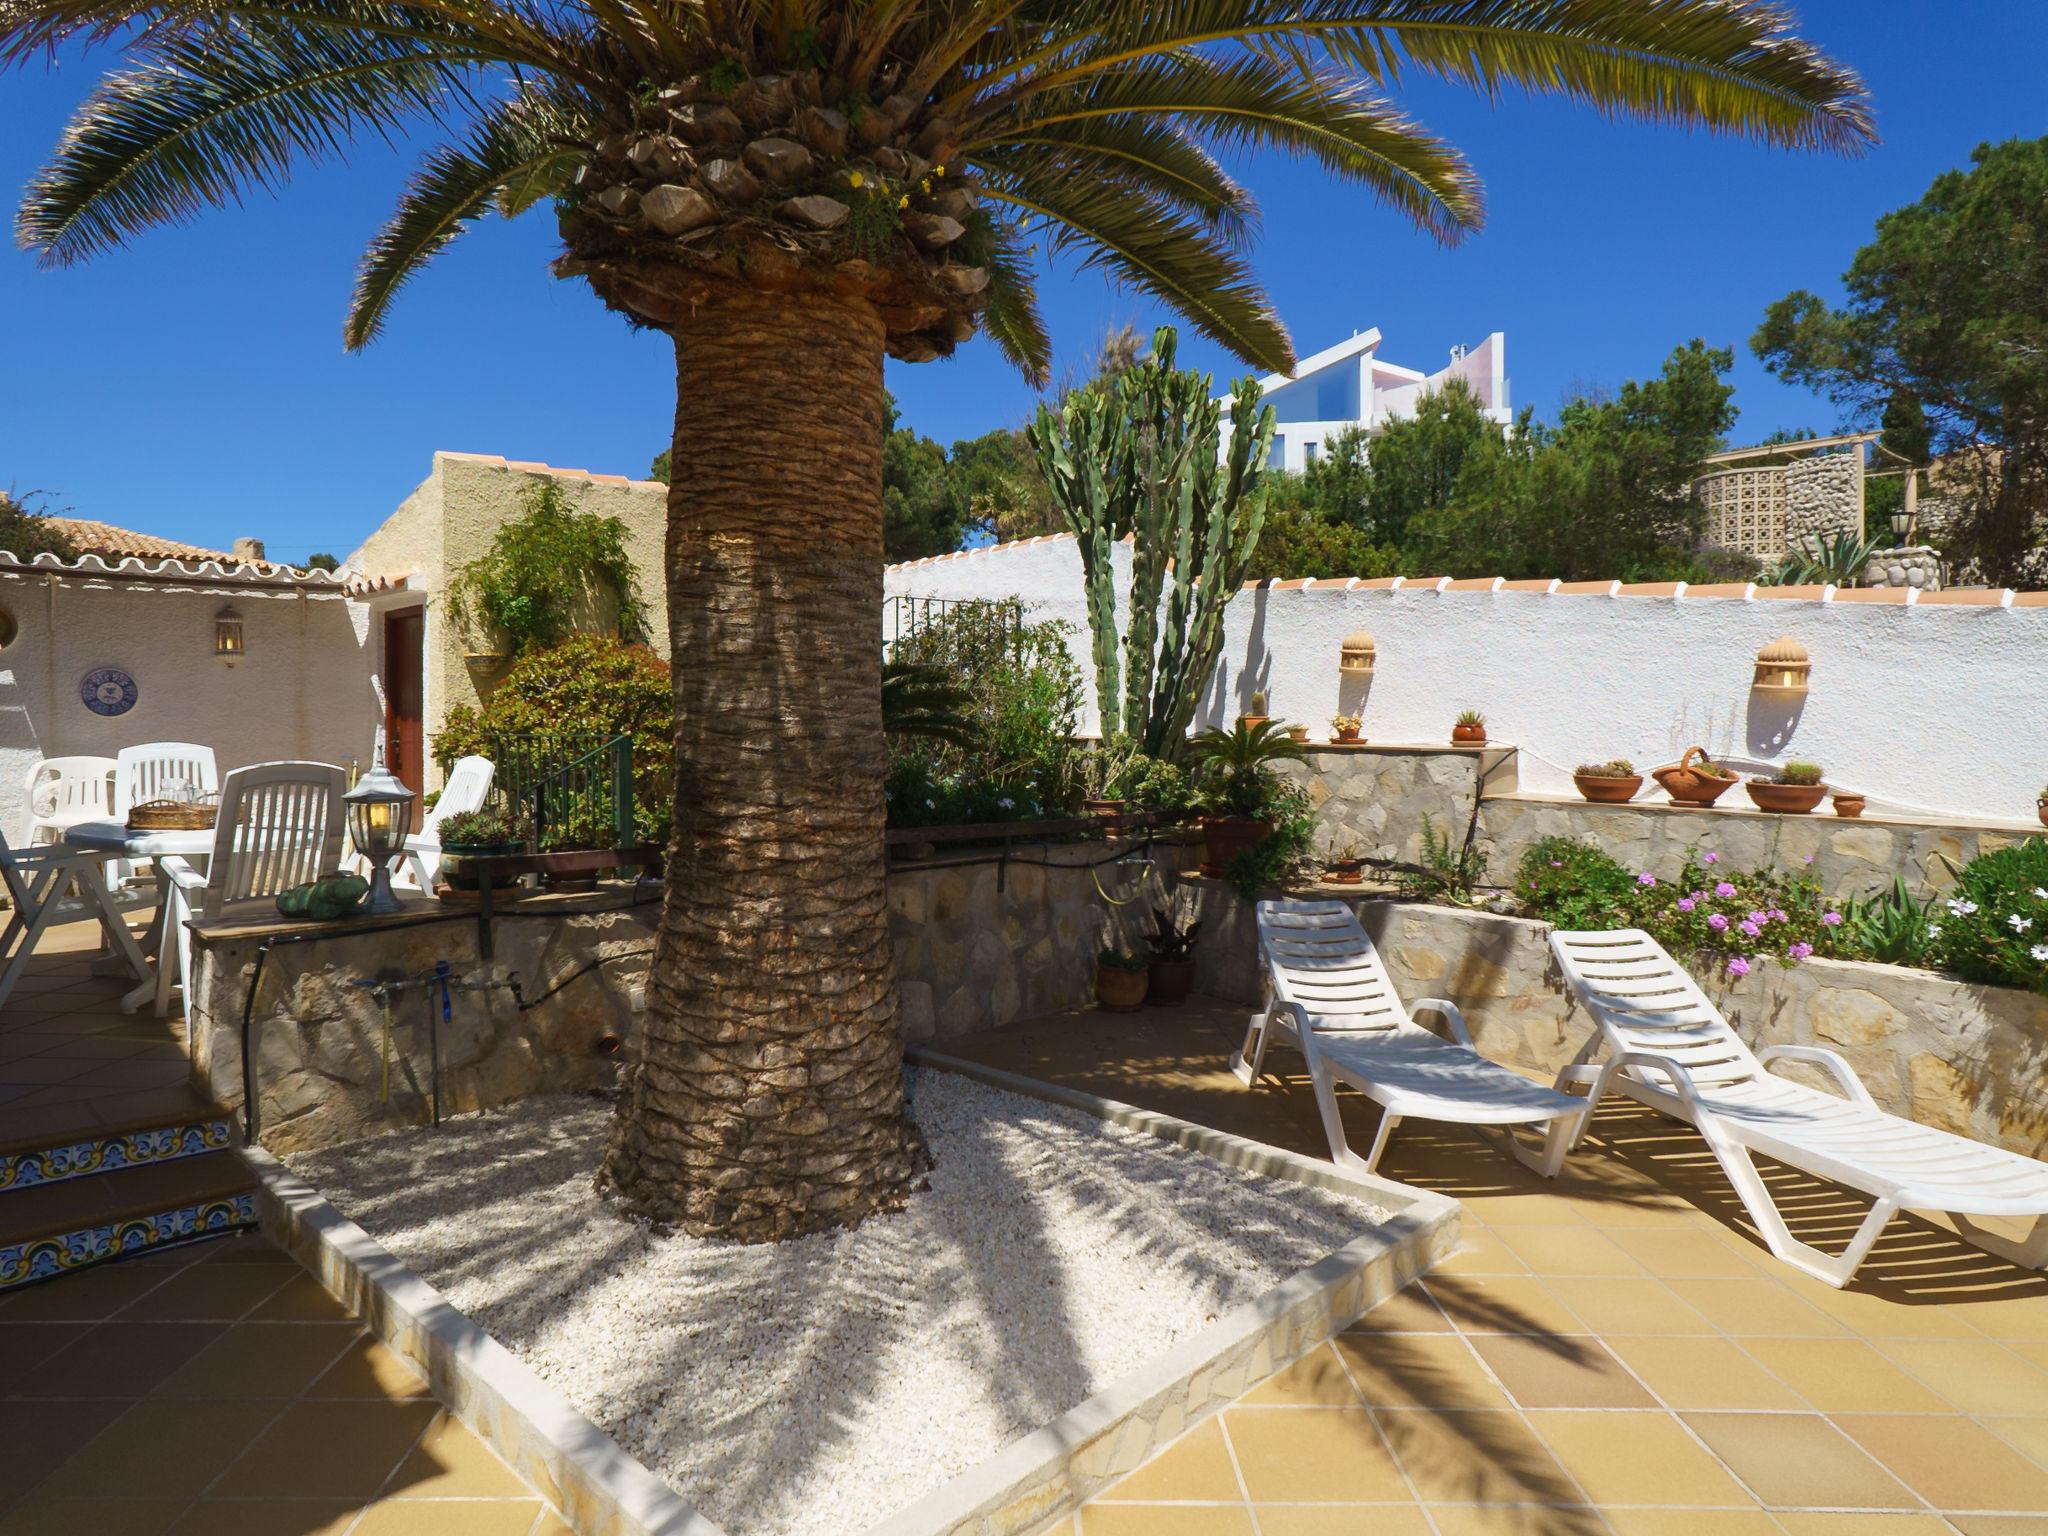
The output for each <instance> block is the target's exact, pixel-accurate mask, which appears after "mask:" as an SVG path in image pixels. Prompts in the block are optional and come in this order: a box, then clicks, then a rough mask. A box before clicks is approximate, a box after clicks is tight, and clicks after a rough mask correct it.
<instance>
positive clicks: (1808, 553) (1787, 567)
mask: <svg viewBox="0 0 2048 1536" xmlns="http://www.w3.org/2000/svg"><path fill="white" fill-rule="evenodd" d="M1884 547H1885V546H1884V544H1883V542H1882V541H1881V540H1878V539H1866V538H1865V537H1863V535H1862V533H1861V532H1859V531H1856V530H1853V529H1846V528H1845V529H1842V530H1841V531H1839V532H1836V533H1815V534H1809V535H1808V536H1807V537H1806V539H1805V540H1804V541H1803V545H1802V548H1801V549H1800V550H1798V551H1796V552H1794V553H1792V554H1790V555H1787V556H1786V557H1785V559H1784V560H1783V561H1782V562H1781V563H1780V564H1779V565H1777V566H1776V567H1775V568H1773V569H1772V570H1771V571H1770V572H1768V573H1767V574H1766V575H1764V576H1763V577H1761V578H1759V579H1760V580H1761V581H1762V582H1763V583H1764V584H1765V585H1766V586H1778V587H1790V586H1822V585H1832V586H1837V587H1855V586H1861V585H1862V583H1863V572H1864V569H1865V567H1867V566H1868V565H1869V564H1870V557H1871V556H1872V555H1875V554H1876V553H1877V552H1878V551H1879V550H1881V549H1883V548H1884Z"/></svg>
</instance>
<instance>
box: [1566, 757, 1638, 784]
mask: <svg viewBox="0 0 2048 1536" xmlns="http://www.w3.org/2000/svg"><path fill="white" fill-rule="evenodd" d="M1572 772H1573V773H1576V774H1581V775H1583V776H1584V777H1586V778H1589V779H1632V778H1634V777H1635V774H1636V765H1635V764H1634V763H1632V762H1630V761H1629V760H1628V759H1627V758H1625V757H1616V758H1610V759H1609V760H1608V761H1607V762H1604V763H1581V764H1579V766H1578V767H1576V768H1574V769H1573V770H1572Z"/></svg>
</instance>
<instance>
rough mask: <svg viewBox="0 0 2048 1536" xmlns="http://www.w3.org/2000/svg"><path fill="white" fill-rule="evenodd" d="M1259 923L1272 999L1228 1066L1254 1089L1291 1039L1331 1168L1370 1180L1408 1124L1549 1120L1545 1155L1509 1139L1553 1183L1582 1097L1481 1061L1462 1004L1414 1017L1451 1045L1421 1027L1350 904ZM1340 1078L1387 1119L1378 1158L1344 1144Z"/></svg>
mask: <svg viewBox="0 0 2048 1536" xmlns="http://www.w3.org/2000/svg"><path fill="white" fill-rule="evenodd" d="M1258 922H1259V955H1260V958H1261V959H1262V960H1263V961H1264V963H1265V970H1266V998H1267V1003H1266V1008H1265V1010H1264V1011H1263V1012H1261V1013H1255V1014H1253V1015H1252V1019H1251V1027H1250V1028H1249V1029H1248V1030H1247V1031H1246V1033H1245V1039H1244V1044H1243V1045H1242V1046H1240V1047H1239V1048H1238V1052H1237V1055H1236V1057H1235V1058H1233V1060H1232V1061H1231V1064H1230V1067H1231V1070H1232V1071H1233V1072H1235V1073H1236V1074H1237V1076H1238V1078H1239V1079H1240V1080H1241V1081H1242V1082H1244V1083H1245V1084H1247V1085H1250V1084H1251V1083H1254V1082H1256V1081H1257V1080H1258V1075H1259V1069H1260V1067H1261V1066H1262V1065H1263V1064H1264V1062H1265V1059H1266V1047H1267V1045H1268V1044H1269V1043H1271V1041H1272V1038H1273V1036H1274V1034H1275V1033H1276V1032H1277V1033H1278V1034H1279V1035H1280V1036H1281V1037H1282V1038H1283V1039H1285V1040H1288V1041H1289V1042H1291V1043H1292V1044H1293V1045H1294V1046H1295V1047H1296V1048H1297V1049H1298V1050H1299V1051H1300V1052H1301V1055H1302V1059H1303V1060H1304V1061H1306V1062H1307V1063H1308V1075H1309V1081H1310V1083H1311V1084H1313V1085H1314V1088H1315V1095H1316V1109H1317V1111H1318V1112H1319V1113H1320V1114H1321V1115H1322V1120H1323V1130H1324V1132H1325V1133H1326V1134H1327V1135H1328V1136H1329V1138H1330V1156H1331V1158H1332V1160H1334V1161H1335V1162H1336V1163H1338V1164H1339V1165H1340V1166H1345V1167H1353V1168H1361V1169H1363V1170H1364V1171H1365V1172H1367V1173H1371V1172H1372V1171H1373V1169H1374V1168H1375V1167H1377V1166H1378V1164H1379V1160H1380V1154H1381V1153H1383V1152H1384V1151H1386V1148H1387V1138H1388V1137H1389V1136H1391V1135H1392V1134H1393V1131H1394V1127H1395V1126H1396V1125H1398V1124H1399V1123H1400V1122H1401V1121H1402V1120H1403V1119H1418V1120H1448V1121H1453V1122H1456V1123H1457V1124H1460V1125H1482V1126H1501V1127H1503V1128H1506V1127H1512V1126H1516V1125H1527V1124H1534V1123H1541V1122H1548V1124H1549V1132H1548V1134H1547V1136H1546V1137H1545V1138H1544V1142H1543V1146H1542V1150H1541V1151H1540V1152H1538V1151H1536V1150H1535V1149H1533V1148H1531V1147H1527V1146H1524V1145H1523V1143H1522V1142H1521V1141H1520V1140H1519V1138H1517V1136H1516V1135H1515V1133H1514V1131H1512V1130H1506V1132H1505V1136H1506V1141H1507V1146H1508V1150H1509V1151H1510V1152H1512V1153H1513V1154H1514V1155H1515V1156H1516V1157H1517V1158H1519V1159H1520V1160H1521V1161H1523V1162H1525V1163H1527V1164H1528V1165H1529V1166H1530V1167H1531V1168H1534V1169H1535V1170H1536V1171H1537V1172H1539V1173H1541V1174H1542V1175H1543V1176H1544V1177H1545V1178H1554V1177H1555V1176H1556V1174H1557V1170H1558V1167H1559V1166H1560V1165H1561V1164H1562V1163H1563V1161H1564V1156H1565V1153H1567V1152H1568V1151H1570V1150H1571V1147H1572V1145H1573V1143H1574V1142H1576V1141H1577V1140H1578V1137H1579V1132H1580V1130H1581V1128H1582V1126H1583V1124H1584V1122H1585V1117H1586V1113H1587V1106H1586V1104H1585V1103H1584V1101H1582V1100H1580V1099H1577V1098H1574V1097H1573V1096H1572V1095H1570V1094H1568V1093H1559V1092H1557V1091H1555V1090H1553V1089H1550V1088H1546V1087H1544V1086H1543V1085H1542V1084H1541V1083H1532V1082H1530V1081H1529V1079H1527V1078H1526V1077H1523V1076H1521V1075H1520V1074H1519V1073H1516V1072H1511V1071H1509V1070H1508V1069H1507V1068H1506V1067H1503V1066H1501V1065H1499V1064H1498V1063H1496V1062H1491V1061H1488V1060H1487V1059H1486V1058H1485V1057H1484V1056H1481V1055H1480V1054H1479V1053H1478V1051H1477V1050H1476V1049H1475V1048H1474V1047H1473V1044H1472V1036H1471V1034H1470V1033H1469V1032H1468V1031H1467V1030H1466V1028H1465V1016H1464V1015H1463V1014H1462V1013H1460V1012H1459V1011H1458V1005H1457V1004H1456V1003H1452V1002H1449V1001H1447V1000H1445V999H1443V998H1440V997H1432V998H1425V999H1424V1000H1422V1001H1420V1002H1418V1003H1416V1004H1415V1010H1414V1011H1415V1012H1416V1013H1436V1014H1440V1015H1441V1016H1442V1017H1443V1020H1444V1023H1445V1024H1446V1025H1447V1026H1448V1027H1449V1029H1450V1032H1451V1034H1452V1036H1453V1037H1454V1041H1453V1040H1446V1039H1444V1038H1443V1037H1442V1036H1441V1035H1437V1034H1433V1033H1432V1032H1431V1031H1429V1030H1427V1029H1424V1028H1423V1027H1422V1026H1421V1025H1419V1024H1417V1023H1416V1022H1415V1021H1414V1019H1413V1018H1412V1017H1411V1016H1410V1014H1409V1012H1408V1010H1407V1009H1405V1008H1403V1007H1402V1006H1401V999H1400V998H1399V997H1398V996H1396V995H1395V992H1394V985H1393V982H1392V981H1390V980H1389V979H1388V977H1387V968H1386V966H1385V965H1384V964H1382V963H1381V961H1380V957H1379V951H1378V950H1376V949H1374V948H1373V943H1372V939H1371V938H1370V937H1369V936H1368V935H1367V933H1366V931H1365V929H1363V928H1362V927H1360V926H1359V922H1358V919H1357V917H1356V916H1354V915H1353V913H1352V911H1351V909H1350V908H1349V907H1347V906H1345V905H1344V903H1342V902H1341V901H1262V902H1260V903H1259V913H1258ZM1454 1042H1455V1043H1454ZM1340 1082H1342V1083H1348V1084H1349V1085H1350V1086H1351V1087H1353V1088H1356V1089H1357V1090H1358V1091H1359V1092H1360V1093H1362V1094H1364V1095H1365V1096H1366V1097H1367V1098H1369V1099H1371V1100H1372V1101H1373V1102H1374V1103H1376V1104H1378V1105H1379V1106H1380V1108H1381V1110H1382V1111H1383V1113H1382V1114H1381V1116H1380V1128H1379V1132H1378V1134H1377V1135H1375V1136H1374V1137H1373V1143H1372V1150H1371V1151H1370V1152H1368V1153H1367V1154H1366V1155H1365V1156H1364V1157H1362V1158H1361V1157H1360V1156H1359V1155H1358V1154H1357V1153H1355V1152H1353V1151H1352V1150H1351V1148H1350V1146H1349V1145H1348V1144H1347V1142H1346V1141H1345V1139H1344V1122H1343V1120H1342V1118H1341V1117H1340V1116H1339V1115H1338V1112H1337V1084H1338V1083H1340Z"/></svg>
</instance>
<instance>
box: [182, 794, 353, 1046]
mask: <svg viewBox="0 0 2048 1536" xmlns="http://www.w3.org/2000/svg"><path fill="white" fill-rule="evenodd" d="M347 789H348V774H347V772H346V771H344V770H343V769H341V768H337V767H335V766H334V765H333V764H332V763H257V764H254V765H253V766H251V767H248V768H237V769H235V770H234V771H233V772H232V773H230V774H229V775H228V776H227V778H226V779H225V780H223V781H222V783H221V789H220V815H219V818H218V819H217V820H216V821H215V823H214V829H213V855H212V858H211V860H210V861H209V863H208V866H207V872H206V873H205V874H201V873H199V871H197V870H196V869H194V868H193V867H192V865H191V864H190V863H189V862H188V861H187V860H184V859H181V858H176V857H171V858H164V859H159V860H158V861H157V868H158V869H159V870H160V871H161V872H162V873H163V875H164V878H165V881H166V890H165V894H164V915H163V937H162V940H161V944H160V948H159V952H158V955H157V969H156V1011H157V1013H158V1015H159V1016H161V1015H163V1014H165V1013H168V1012H169V1011H170V1005H171V987H172V980H171V978H172V966H173V962H174V961H175V964H176V975H177V984H178V985H180V986H183V985H184V984H185V983H186V981H187V980H188V979H189V977H190V976H191V965H192V936H191V933H190V932H189V931H188V930H187V928H186V926H185V925H186V923H187V922H188V921H189V920H190V919H191V918H193V917H194V916H195V915H196V916H199V917H203V918H207V919H214V918H218V917H221V916H222V915H224V914H225V913H226V912H227V911H228V910H229V909H230V908H232V907H236V906H241V905H245V904H249V903H256V902H261V903H264V904H266V905H267V904H268V903H269V901H270V899H271V898H272V897H274V896H276V895H277V894H278V892H280V891H288V890H290V889H291V888H292V887H293V886H295V885H303V884H304V883H305V882H306V881H308V880H316V879H318V878H319V877H320V876H322V875H324V874H330V873H332V872H333V871H335V870H336V869H338V868H340V866H341V834H342V809H343V808H342V802H341V797H342V795H343V794H344V793H346V791H347Z"/></svg>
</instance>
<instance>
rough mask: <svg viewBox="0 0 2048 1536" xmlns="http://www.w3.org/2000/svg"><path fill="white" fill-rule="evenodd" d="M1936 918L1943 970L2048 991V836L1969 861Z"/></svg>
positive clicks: (1938, 958)
mask: <svg viewBox="0 0 2048 1536" xmlns="http://www.w3.org/2000/svg"><path fill="white" fill-rule="evenodd" d="M1934 917H1935V925H1934V926H1935V928H1936V929H1937V932H1936V933H1935V935H1934V945H1933V954H1934V956H1935V960H1936V963H1937V964H1939V965H1940V966H1941V968H1942V969H1943V970H1947V971H1953V972H1954V973H1955V974H1956V975H1958V976H1960V977H1962V978H1963V979H1964V980H1965V981H1981V982H1989V983H1991V984H1993V985H1995V986H2005V987H2026V988H2028V989H2030V990H2032V991H2035V992H2043V993H2048V839H2043V838H2038V837H2037V838H2031V839H2029V840H2028V841H2026V842H2024V843H2016V844H2014V845H2013V846H2012V847H2010V848H2000V849H1997V850H1995V851H1994V852H1991V853H1987V854H1983V855H1980V856H1979V857H1977V858H1974V859H1972V860H1970V862H1969V863H1967V864H1965V865H1964V866H1963V867H1962V870H1961V871H1960V872H1959V873H1958V874H1957V876H1956V885H1955V889H1954V890H1953V891H1951V892H1950V893H1949V895H1948V897H1947V898H1946V899H1945V900H1944V901H1942V902H1941V904H1940V905H1939V906H1938V907H1937V908H1936V909H1935V912H1934Z"/></svg>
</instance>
